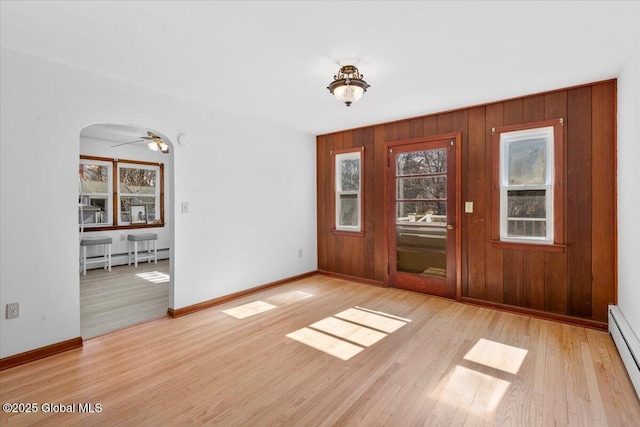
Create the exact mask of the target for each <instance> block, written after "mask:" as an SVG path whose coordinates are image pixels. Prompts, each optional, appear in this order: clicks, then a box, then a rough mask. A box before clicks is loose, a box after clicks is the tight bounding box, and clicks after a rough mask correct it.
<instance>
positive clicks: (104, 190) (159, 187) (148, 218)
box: [78, 156, 164, 230]
mask: <svg viewBox="0 0 640 427" xmlns="http://www.w3.org/2000/svg"><path fill="white" fill-rule="evenodd" d="M78 173H79V178H80V187H79V189H78V190H79V195H78V199H79V202H80V203H79V207H82V209H78V220H79V222H80V223H81V224H83V225H84V227H86V228H89V229H90V228H99V229H101V230H105V229H118V228H143V227H150V226H155V227H157V226H163V225H164V215H163V214H164V191H163V188H164V186H163V184H162V183H163V182H164V165H163V164H162V163H150V162H140V161H136V160H123V159H108V158H103V157H92V156H80V167H79V171H78ZM132 207H133V209H134V210H135V212H138V214H140V212H145V214H144V215H143V218H140V221H139V222H138V221H132V220H131V212H132ZM137 219H138V218H137ZM136 222H137V223H136Z"/></svg>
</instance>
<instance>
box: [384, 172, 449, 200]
mask: <svg viewBox="0 0 640 427" xmlns="http://www.w3.org/2000/svg"><path fill="white" fill-rule="evenodd" d="M396 181H397V189H396V190H397V193H396V194H397V195H396V198H397V199H446V198H447V177H446V176H425V177H414V178H398V179H397V180H396Z"/></svg>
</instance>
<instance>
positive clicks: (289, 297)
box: [267, 291, 313, 305]
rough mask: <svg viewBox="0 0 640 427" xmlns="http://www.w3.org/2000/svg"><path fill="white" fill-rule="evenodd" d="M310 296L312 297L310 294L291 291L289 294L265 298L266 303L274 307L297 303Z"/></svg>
mask: <svg viewBox="0 0 640 427" xmlns="http://www.w3.org/2000/svg"><path fill="white" fill-rule="evenodd" d="M312 296H313V295H312V294H308V293H306V292H301V291H291V292H285V293H283V294H278V295H274V296H272V297H269V298H267V301H269V302H271V303H273V304H276V305H284V304H290V303H292V302H298V301H301V300H303V299H306V298H309V297H312Z"/></svg>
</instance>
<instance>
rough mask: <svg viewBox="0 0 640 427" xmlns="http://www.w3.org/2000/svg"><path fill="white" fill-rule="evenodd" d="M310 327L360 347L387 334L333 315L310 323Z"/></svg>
mask: <svg viewBox="0 0 640 427" xmlns="http://www.w3.org/2000/svg"><path fill="white" fill-rule="evenodd" d="M310 327H311V328H313V329H316V330H318V331H320V332H325V333H327V334H330V335H334V336H336V337H338V338H342V339H344V340H347V341H350V342H352V343H355V344H358V345H360V346H362V347H369V346H370V345H373V344H375V343H377V342H378V341H380V340H381V339H382V338H384V337H386V336H387V334H385V333H383V332H379V331H376V330H373V329H369V328H366V327H364V326H360V325H356V324H355V323H350V322H345V321H344V320H340V319H336V318H335V317H327V318H326V319H322V320H321V321H319V322H316V323H313V324H311V325H310Z"/></svg>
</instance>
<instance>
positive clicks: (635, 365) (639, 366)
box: [609, 305, 640, 397]
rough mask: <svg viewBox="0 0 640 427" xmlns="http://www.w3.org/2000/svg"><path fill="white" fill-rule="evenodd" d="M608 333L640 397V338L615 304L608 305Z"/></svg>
mask: <svg viewBox="0 0 640 427" xmlns="http://www.w3.org/2000/svg"><path fill="white" fill-rule="evenodd" d="M609 333H610V334H611V336H612V337H613V342H614V343H615V344H616V347H617V348H618V352H619V353H620V356H621V357H622V361H623V362H624V366H625V367H626V368H627V372H628V373H629V377H630V378H631V382H632V383H633V387H634V388H635V389H636V394H637V395H638V397H640V340H638V337H637V336H636V334H635V333H634V332H633V329H631V326H630V325H629V323H628V322H627V319H625V317H624V315H623V314H622V311H620V307H618V306H617V305H610V306H609Z"/></svg>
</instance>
